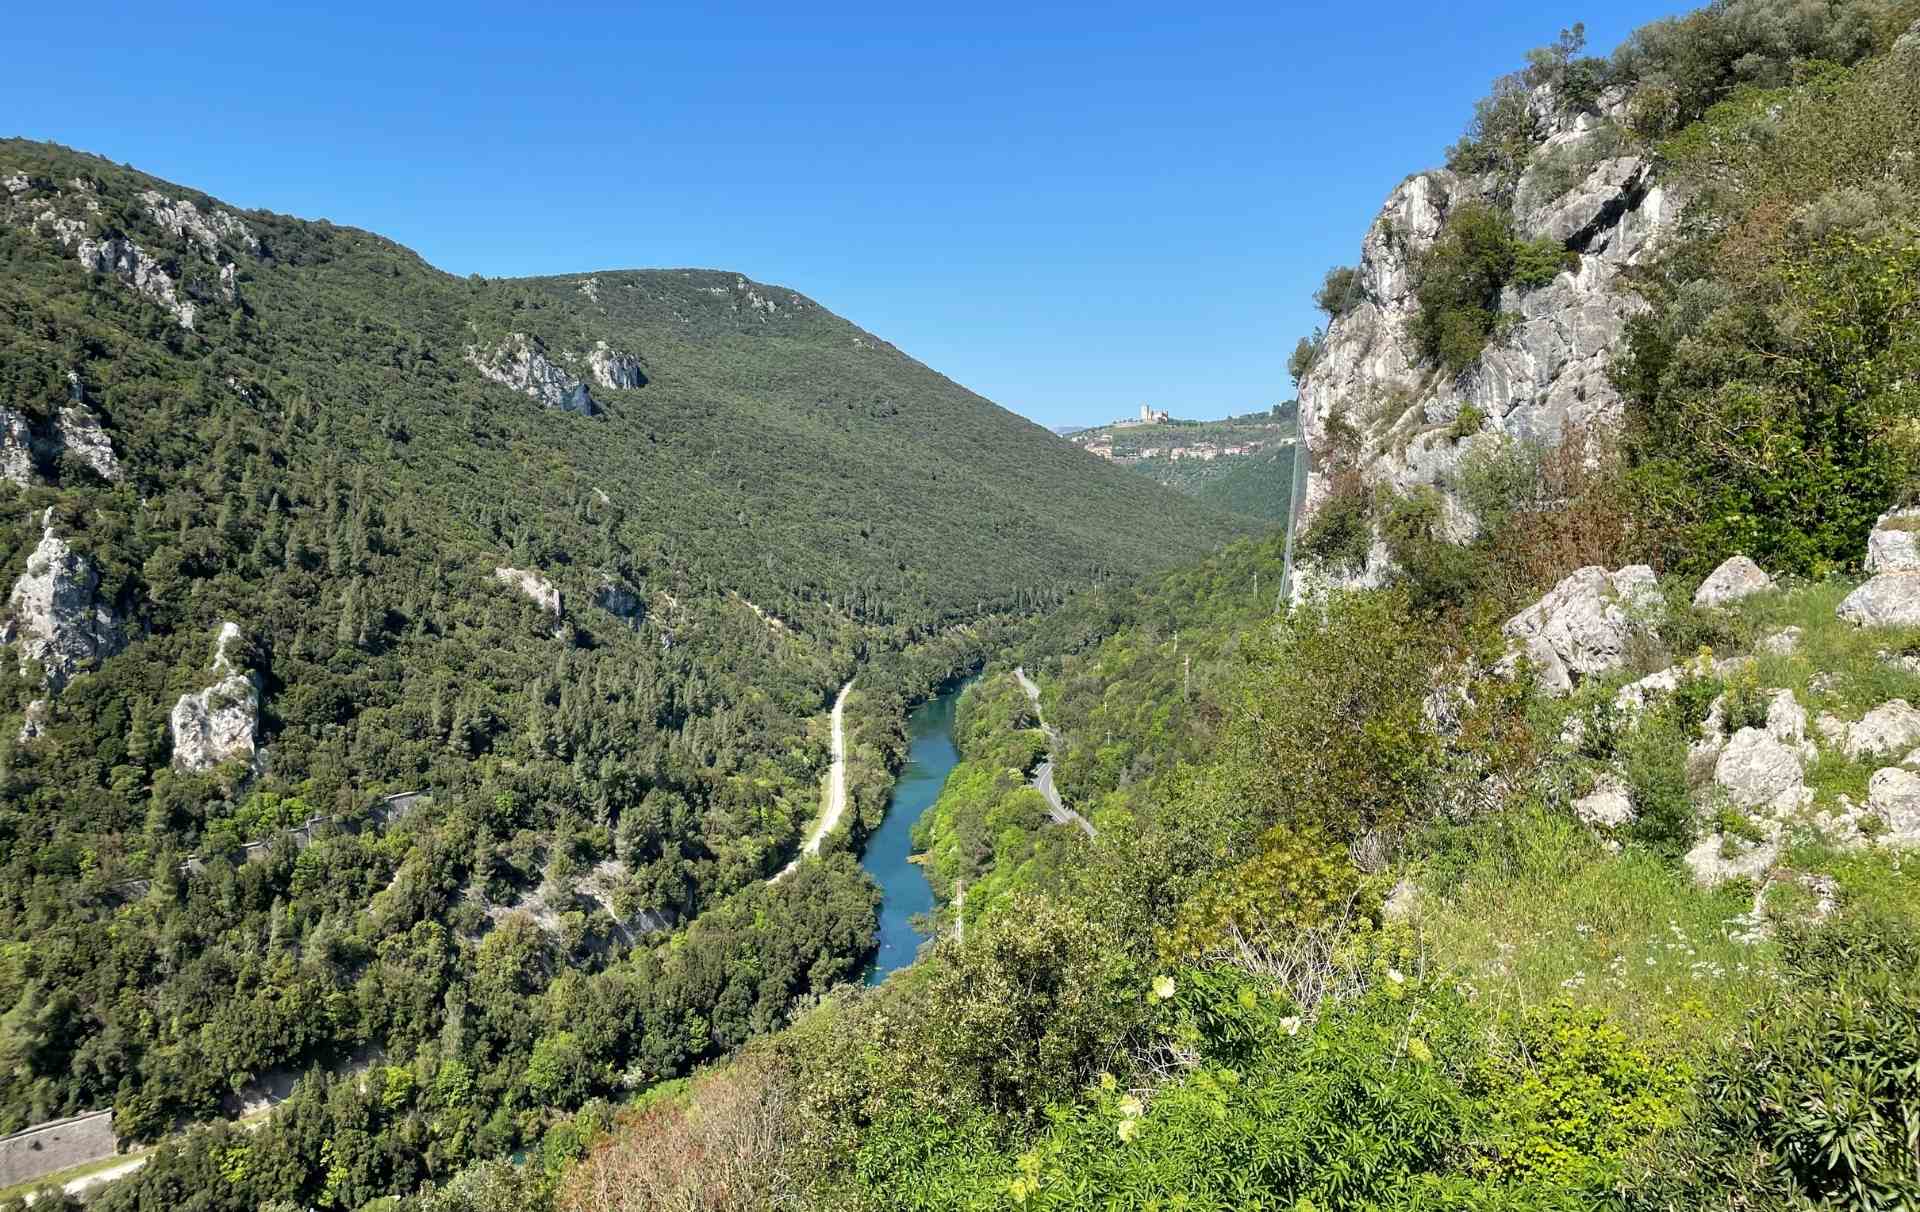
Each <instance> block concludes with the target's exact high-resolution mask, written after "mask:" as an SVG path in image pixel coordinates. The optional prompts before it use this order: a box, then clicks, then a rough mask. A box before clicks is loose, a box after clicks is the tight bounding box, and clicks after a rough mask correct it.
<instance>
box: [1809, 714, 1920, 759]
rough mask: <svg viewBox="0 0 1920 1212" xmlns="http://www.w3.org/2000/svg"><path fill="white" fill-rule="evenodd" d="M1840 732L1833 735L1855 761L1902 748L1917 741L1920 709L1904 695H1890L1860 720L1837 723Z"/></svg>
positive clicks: (1919, 730) (1829, 726)
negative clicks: (1887, 699) (1852, 722)
mask: <svg viewBox="0 0 1920 1212" xmlns="http://www.w3.org/2000/svg"><path fill="white" fill-rule="evenodd" d="M1828 728H1829V729H1831V728H1832V725H1828ZM1839 733H1840V735H1839V736H1837V737H1835V738H1834V739H1836V740H1838V742H1839V744H1840V748H1841V750H1842V751H1843V752H1845V753H1846V755H1847V756H1848V757H1850V758H1853V759H1854V760H1856V761H1858V760H1859V759H1861V758H1866V757H1875V756H1878V755H1880V754H1886V753H1896V752H1900V751H1904V750H1907V749H1910V748H1912V747H1913V746H1914V745H1915V744H1920V711H1916V710H1914V709H1913V707H1912V706H1911V705H1910V704H1909V703H1908V702H1907V701H1906V700H1905V699H1893V700H1891V701H1889V702H1885V703H1882V704H1880V706H1878V707H1875V708H1874V709H1873V710H1872V711H1869V712H1867V714H1866V715H1864V716H1862V717H1861V719H1860V722H1859V723H1857V724H1846V725H1842V726H1840V729H1839Z"/></svg>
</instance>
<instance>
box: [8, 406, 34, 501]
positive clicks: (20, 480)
mask: <svg viewBox="0 0 1920 1212" xmlns="http://www.w3.org/2000/svg"><path fill="white" fill-rule="evenodd" d="M37 478H38V477H37V476H36V475H35V468H34V465H33V427H32V426H30V425H28V424H27V418H26V414H25V413H20V412H15V411H14V410H13V409H11V408H0V480H5V481H6V482H7V483H9V484H18V485H19V486H20V487H22V488H27V487H30V486H31V485H33V484H34V483H35V481H36V480H37Z"/></svg>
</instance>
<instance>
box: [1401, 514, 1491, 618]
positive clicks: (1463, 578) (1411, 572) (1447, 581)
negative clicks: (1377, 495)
mask: <svg viewBox="0 0 1920 1212" xmlns="http://www.w3.org/2000/svg"><path fill="white" fill-rule="evenodd" d="M1380 536H1381V538H1382V539H1383V540H1384V541H1385V542H1386V545H1387V553H1388V554H1389V555H1391V556H1392V557H1393V562H1394V563H1395V564H1396V565H1398V566H1399V568H1400V576H1401V580H1402V581H1403V582H1404V583H1405V585H1406V587H1407V591H1408V593H1409V595H1410V597H1411V600H1412V602H1413V604H1414V605H1415V606H1416V607H1418V608H1419V609H1421V610H1445V609H1457V608H1459V607H1461V606H1464V605H1465V604H1466V602H1467V599H1468V596H1469V595H1470V594H1471V593H1472V592H1473V591H1474V589H1475V588H1476V587H1477V586H1478V585H1479V583H1480V581H1481V578H1482V575H1483V573H1484V571H1485V570H1484V567H1483V561H1482V560H1481V559H1480V557H1479V553H1477V552H1476V551H1474V550H1473V549H1472V548H1470V547H1467V546H1465V545H1463V544H1460V543H1455V542H1452V541H1450V540H1449V539H1448V538H1447V534H1446V527H1445V505H1444V504H1443V503H1442V501H1441V498H1440V494H1439V493H1437V492H1435V491H1433V490H1432V489H1430V488H1425V487H1421V488H1416V489H1415V490H1414V491H1412V492H1410V493H1407V494H1406V495H1404V496H1396V497H1393V498H1391V499H1390V501H1389V502H1388V505H1387V510H1386V516H1385V517H1384V518H1383V519H1382V520H1381V523H1380Z"/></svg>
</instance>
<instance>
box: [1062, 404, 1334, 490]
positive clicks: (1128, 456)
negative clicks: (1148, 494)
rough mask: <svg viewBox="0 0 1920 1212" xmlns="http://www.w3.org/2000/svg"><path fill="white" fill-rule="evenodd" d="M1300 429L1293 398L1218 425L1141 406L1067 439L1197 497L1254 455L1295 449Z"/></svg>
mask: <svg viewBox="0 0 1920 1212" xmlns="http://www.w3.org/2000/svg"><path fill="white" fill-rule="evenodd" d="M1299 430H1300V425H1299V406H1298V405H1297V404H1296V403H1295V402H1294V401H1292V400H1288V401H1287V402H1286V403H1284V404H1276V405H1274V406H1273V407H1272V408H1270V409H1267V410H1266V411H1264V412H1252V413H1246V414H1243V415H1240V416H1229V417H1223V418H1221V419H1220V420H1217V421H1189V420H1175V419H1173V418H1172V417H1170V416H1168V414H1167V411H1166V410H1165V409H1157V408H1153V407H1151V406H1149V405H1146V404H1142V405H1141V406H1140V413H1139V415H1138V416H1135V417H1127V418H1125V419H1123V420H1118V421H1112V422H1109V423H1108V424H1105V425H1098V426H1095V427H1093V428H1091V429H1082V430H1079V431H1078V432H1076V433H1073V434H1070V435H1069V436H1068V439H1067V440H1068V441H1070V442H1072V443H1073V444H1074V445H1076V446H1078V447H1080V448H1081V449H1082V450H1084V451H1086V452H1087V453H1088V454H1090V455H1094V456H1095V457H1097V458H1101V459H1105V460H1107V461H1108V462H1112V463H1118V464H1120V465H1122V466H1126V467H1134V468H1137V469H1138V470H1140V471H1143V472H1145V473H1146V474H1148V475H1150V476H1152V477H1153V478H1154V479H1155V480H1157V481H1159V482H1160V483H1162V484H1164V485H1166V486H1167V487H1169V488H1173V489H1177V490H1178V491H1181V492H1186V493H1189V494H1192V493H1194V492H1195V491H1196V490H1197V489H1198V488H1199V487H1200V486H1201V485H1203V484H1206V483H1208V482H1209V481H1212V480H1216V479H1219V478H1221V477H1223V476H1225V475H1226V474H1227V473H1228V472H1230V471H1232V470H1233V469H1234V468H1235V467H1237V466H1239V465H1241V464H1242V463H1244V462H1245V461H1246V460H1248V459H1250V458H1251V457H1252V456H1256V455H1261V454H1269V455H1270V454H1272V453H1273V452H1275V451H1277V450H1278V449H1280V448H1283V447H1291V446H1292V445H1293V443H1294V441H1295V440H1296V438H1297V437H1298V435H1299Z"/></svg>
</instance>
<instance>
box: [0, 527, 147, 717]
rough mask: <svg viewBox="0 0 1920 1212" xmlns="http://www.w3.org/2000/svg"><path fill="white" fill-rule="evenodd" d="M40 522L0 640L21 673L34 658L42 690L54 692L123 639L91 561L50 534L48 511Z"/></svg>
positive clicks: (0, 630)
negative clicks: (16, 656) (37, 538)
mask: <svg viewBox="0 0 1920 1212" xmlns="http://www.w3.org/2000/svg"><path fill="white" fill-rule="evenodd" d="M41 525H42V527H43V528H44V533H43V534H42V536H41V539H40V543H39V546H37V547H35V548H34V550H33V554H32V555H31V556H30V557H28V559H27V570H26V571H25V572H24V573H22V574H21V576H20V579H19V580H17V581H15V582H14V583H13V592H12V594H11V596H10V597H9V598H8V603H7V605H8V609H9V611H10V612H11V617H10V618H9V619H8V620H7V622H6V624H5V625H4V627H0V642H5V643H9V644H12V645H14V646H15V647H16V648H17V649H18V650H19V655H20V669H21V672H22V673H23V674H24V673H26V672H27V671H28V669H29V667H30V666H31V665H32V664H33V663H35V662H38V664H39V666H40V668H41V671H42V673H43V675H44V677H45V685H46V688H47V690H48V691H49V692H50V693H53V694H59V693H60V691H61V690H62V689H64V688H65V687H66V684H67V683H68V682H69V681H70V680H71V679H72V678H73V675H74V674H76V673H79V672H82V671H84V670H88V669H92V668H95V667H96V666H98V665H99V663H100V662H101V661H103V660H105V659H106V658H107V657H110V656H112V655H113V654H114V653H116V652H119V651H120V650H121V648H123V647H124V646H125V644H126V640H125V637H124V635H123V634H122V630H121V621H120V619H119V618H118V616H116V615H115V614H114V612H113V609H112V607H111V605H110V604H109V603H107V602H104V601H102V600H101V599H100V596H99V588H100V574H99V572H98V571H97V570H96V569H95V568H94V566H93V562H92V561H91V560H89V559H87V557H86V556H84V555H81V554H80V553H79V552H77V551H75V550H74V549H73V547H72V546H71V545H70V544H69V543H68V542H67V541H66V540H65V539H63V538H61V537H60V536H59V535H58V534H56V533H55V532H54V524H53V511H52V510H51V509H49V510H47V512H46V515H45V516H44V517H43V518H42V520H41Z"/></svg>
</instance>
